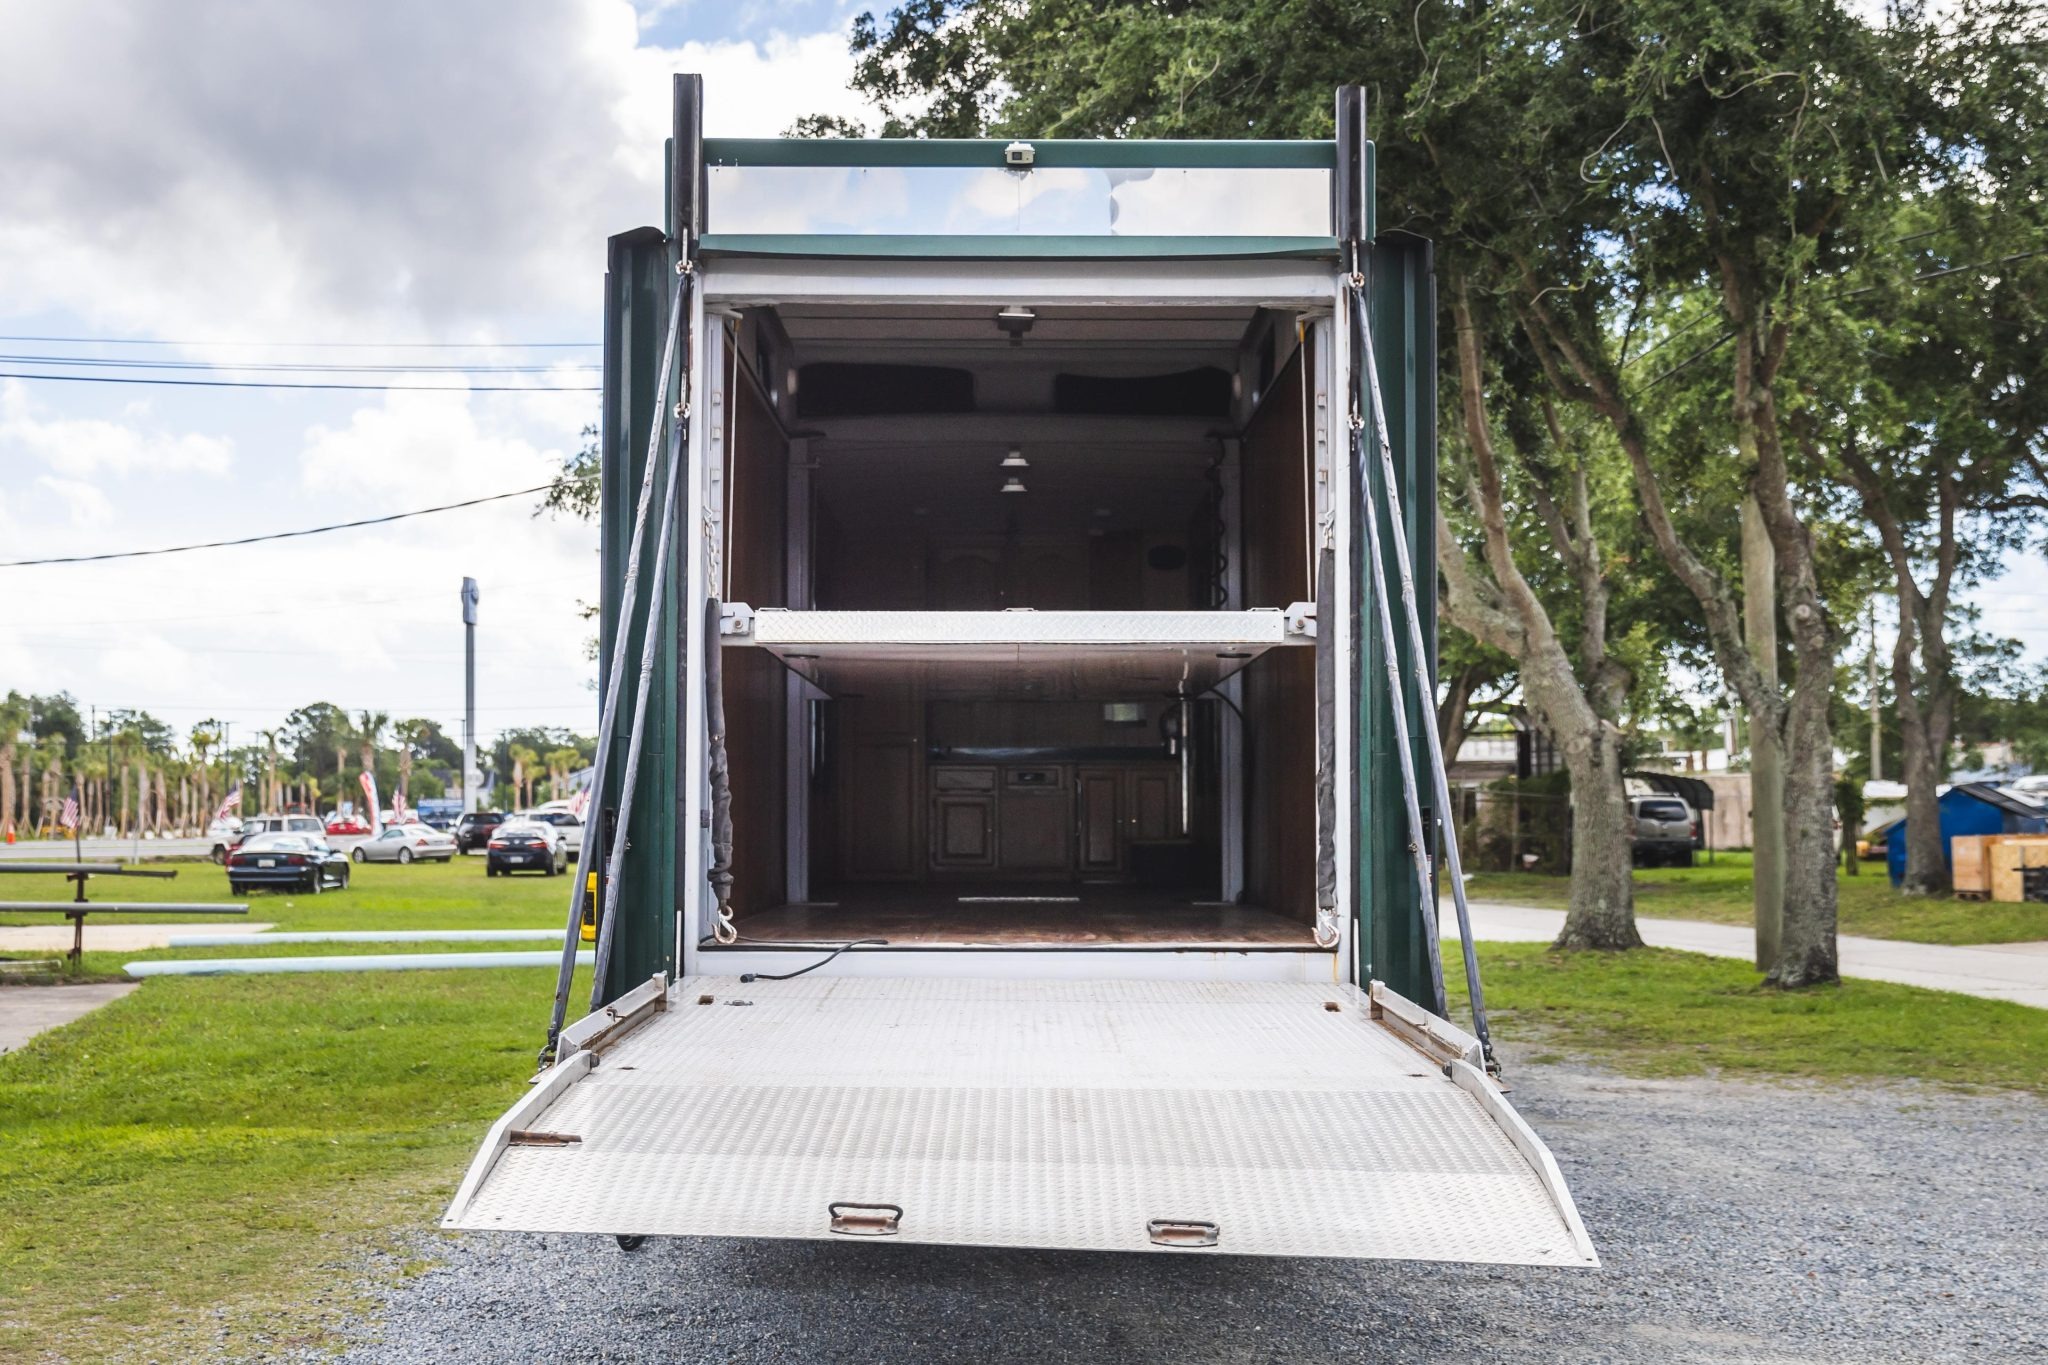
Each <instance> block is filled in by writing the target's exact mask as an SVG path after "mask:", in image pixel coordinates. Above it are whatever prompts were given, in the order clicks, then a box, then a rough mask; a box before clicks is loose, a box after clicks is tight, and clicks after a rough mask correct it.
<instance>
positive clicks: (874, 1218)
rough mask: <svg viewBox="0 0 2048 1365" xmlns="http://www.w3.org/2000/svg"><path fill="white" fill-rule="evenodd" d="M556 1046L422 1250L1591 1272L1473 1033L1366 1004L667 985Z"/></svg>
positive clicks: (1134, 989)
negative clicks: (736, 1252) (876, 1249)
mask: <svg viewBox="0 0 2048 1365" xmlns="http://www.w3.org/2000/svg"><path fill="white" fill-rule="evenodd" d="M565 1040H566V1043H567V1044H569V1045H574V1046H576V1047H577V1048H578V1050H576V1051H573V1052H566V1055H565V1056H564V1058H563V1060H562V1061H561V1062H559V1063H558V1064H557V1065H556V1066H554V1067H553V1068H551V1069H550V1070H549V1071H548V1072H546V1073H544V1074H543V1076H542V1077H541V1078H540V1079H539V1080H538V1081H537V1082H536V1084H535V1086H534V1088H533V1090H532V1091H531V1092H530V1093H529V1094H528V1095H527V1096H526V1097H524V1098H523V1099H522V1100H521V1101H520V1102H519V1103H518V1104H517V1105H515V1106H514V1107H513V1109H512V1110H511V1111H510V1112H509V1113H508V1114H506V1116H505V1117H504V1118H503V1119H501V1120H500V1121H499V1122H498V1124H497V1126H496V1127H495V1128H494V1129H493V1130H492V1132H491V1135H490V1137H489V1138H488V1140H487V1141H486V1143H485V1145H484V1149H483V1151H482V1152H481V1153H479V1155H478V1157H477V1159H476V1161H475V1163H474V1165H473V1166H472V1168H471V1170H470V1172H469V1174H468V1176H467V1177H466V1178H465V1180H464V1181H463V1183H462V1187H461V1189H460V1190H459V1191H458V1193H457V1195H456V1197H455V1201H454V1203H453V1205H452V1206H451V1207H450V1209H449V1211H448V1213H447V1216H446V1217H445V1218H444V1220H443V1226H444V1227H448V1228H467V1229H501V1230H518V1231H528V1232H584V1233H614V1234H621V1235H634V1234H653V1235H703V1236H737V1237H806V1238H832V1237H835V1236H846V1237H875V1238H881V1239H886V1240H894V1241H899V1242H923V1243H951V1244H959V1245H972V1246H1013V1247H1044V1248H1067V1249H1076V1250H1084V1249H1085V1250H1105V1251H1160V1250H1176V1251H1181V1252H1183V1253H1193V1254H1202V1253H1203V1252H1207V1253H1209V1254H1216V1253H1225V1254H1232V1253H1234V1254H1251V1255H1275V1256H1281V1255H1284V1256H1346V1257H1369V1258H1387V1259H1403V1260H1442V1261H1474V1262H1496V1263H1507V1264H1530V1265H1576V1266H1588V1265H1594V1264H1597V1259H1596V1257H1595V1255H1594V1252H1593V1248H1592V1244H1591V1243H1590V1242H1589V1241H1588V1239H1587V1237H1586V1233H1585V1229H1584V1227H1583V1226H1582V1225H1581V1223H1580V1221H1579V1218H1578V1214H1577V1212H1576V1210H1575V1209H1574V1208H1573V1206H1572V1201H1571V1196H1570V1195H1569V1194H1568V1193H1567V1192H1566V1190H1565V1188H1564V1184H1563V1181H1562V1179H1561V1178H1560V1176H1559V1174H1558V1171H1557V1167H1556V1165H1555V1163H1554V1162H1553V1161H1552V1160H1551V1158H1550V1155H1549V1153H1548V1151H1546V1150H1545V1149H1544V1147H1543V1146H1542V1144H1541V1142H1540V1141H1539V1140H1538V1139H1537V1138H1536V1137H1535V1135H1534V1134H1533V1133H1532V1132H1530V1130H1529V1129H1528V1127H1527V1126H1526V1125H1525V1124H1523V1123H1522V1121H1521V1119H1520V1118H1519V1117H1518V1116H1516V1115H1515V1113H1514V1111H1513V1110H1512V1109H1511V1108H1509V1107H1508V1105H1507V1103H1506V1101H1505V1099H1503V1098H1502V1096H1501V1095H1500V1094H1499V1093H1498V1091H1497V1089H1496V1088H1495V1087H1494V1086H1493V1084H1492V1083H1491V1082H1490V1081H1488V1080H1487V1079H1486V1077H1485V1076H1484V1074H1483V1073H1482V1072H1480V1071H1479V1070H1478V1069H1477V1068H1476V1067H1474V1066H1473V1065H1472V1064H1471V1062H1470V1061H1469V1060H1466V1058H1467V1057H1468V1056H1471V1055H1474V1054H1473V1053H1472V1050H1471V1048H1470V1040H1468V1039H1465V1038H1464V1037H1463V1036H1462V1035H1460V1034H1459V1033H1458V1032H1457V1031H1456V1030H1455V1029H1453V1028H1451V1027H1450V1026H1449V1025H1447V1024H1445V1023H1444V1022H1443V1021H1442V1020H1438V1019H1434V1018H1433V1017H1432V1016H1429V1015H1426V1014H1424V1013H1422V1012H1421V1011H1420V1010H1418V1009H1416V1007H1414V1006H1413V1005H1411V1004H1409V1003H1408V1002H1406V1001H1404V1000H1402V999H1401V998H1400V997H1398V996H1394V995H1391V994H1390V993H1387V992H1385V991H1384V990H1381V989H1378V988H1375V990H1374V991H1373V992H1372V993H1371V994H1369V995H1368V994H1366V993H1361V992H1360V991H1358V990H1356V989H1355V988H1353V987H1350V986H1338V985H1328V986H1318V985H1307V984H1299V983H1255V982H1236V983H1193V982H1144V981H1049V980H1025V981H988V980H956V979H917V980H910V979H874V978H853V977H809V978H804V979H801V980H797V981H755V982H751V983H746V984H742V983H741V982H740V981H739V980H738V979H736V978H731V977H693V978H688V979H685V980H683V981H680V982H678V983H676V984H675V985H673V986H670V987H668V988H667V989H666V990H663V989H662V988H661V986H660V984H659V983H658V982H650V983H649V984H648V985H647V986H645V987H642V988H641V989H640V990H639V991H636V992H634V993H632V994H631V995H629V996H628V997H625V998H622V999H621V1000H620V1001H618V1002H617V1003H616V1004H615V1005H614V1006H613V1007H612V1008H611V1010H609V1011H606V1012H604V1013H601V1014H600V1015H595V1016H592V1017H591V1018H589V1019H586V1020H585V1021H583V1022H582V1023H581V1024H580V1025H578V1026H577V1027H576V1029H575V1030H573V1031H572V1032H571V1033H569V1034H565ZM565 1051H566V1047H565Z"/></svg>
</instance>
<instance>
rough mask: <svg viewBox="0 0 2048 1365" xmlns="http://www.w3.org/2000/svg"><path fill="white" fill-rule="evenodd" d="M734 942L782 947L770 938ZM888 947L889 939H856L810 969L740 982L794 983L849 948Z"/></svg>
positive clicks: (744, 978)
mask: <svg viewBox="0 0 2048 1365" xmlns="http://www.w3.org/2000/svg"><path fill="white" fill-rule="evenodd" d="M733 942H735V943H776V944H778V946H781V945H780V942H779V940H776V939H769V938H736V939H734V940H733ZM888 946H889V940H888V939H886V938H857V939H854V940H852V941H851V942H848V943H842V944H840V945H839V946H838V947H837V948H834V949H833V950H832V951H831V952H830V953H827V954H826V955H825V956H824V957H821V958H819V959H818V960H817V961H816V962H813V963H812V964H811V965H810V966H808V967H799V968H797V969H796V970H795V971H793V972H747V973H746V974H744V975H743V976H741V977H740V980H741V981H792V980H795V979H796V978H797V977H799V976H802V975H803V974H804V973H805V972H815V971H816V970H818V968H820V967H822V966H824V965H825V964H826V963H827V962H830V961H831V960H832V959H833V958H835V957H838V956H839V955H840V954H841V953H843V952H845V951H846V950H847V949H848V948H886V947H888Z"/></svg>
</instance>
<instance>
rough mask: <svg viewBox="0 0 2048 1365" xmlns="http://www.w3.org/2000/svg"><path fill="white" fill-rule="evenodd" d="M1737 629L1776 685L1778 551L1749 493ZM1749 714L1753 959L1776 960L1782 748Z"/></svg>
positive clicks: (1765, 966)
mask: <svg viewBox="0 0 2048 1365" xmlns="http://www.w3.org/2000/svg"><path fill="white" fill-rule="evenodd" d="M1742 631H1743V635H1744V637H1745V642H1746V643H1747V644H1748V646H1749V652H1750V655H1751V657H1752V658H1754V659H1755V660H1756V670H1757V673H1758V674H1759V675H1760V676H1761V677H1762V679H1763V683H1764V686H1765V687H1767V688H1773V689H1774V688H1776V687H1777V685H1778V556H1777V551H1776V550H1775V549H1773V548H1772V546H1771V535H1770V531H1769V530H1768V529H1767V528H1766V527H1765V525H1764V516H1763V510H1762V509H1761V508H1759V507H1758V506H1757V501H1756V497H1755V495H1754V494H1751V495H1749V496H1746V497H1744V498H1743V500H1742ZM1759 720H1760V718H1759V717H1756V716H1751V717H1750V725H1749V782H1750V806H1749V816H1750V836H1749V845H1750V849H1751V859H1752V871H1751V874H1750V875H1751V898H1752V903H1753V904H1754V906H1755V909H1756V965H1757V967H1758V969H1759V970H1762V971H1769V970H1770V969H1771V967H1772V966H1773V965H1774V964H1775V963H1776V962H1777V960H1778V943H1779V939H1780V936H1781V935H1782V934H1783V932H1784V924H1785V753H1784V744H1783V737H1782V736H1781V735H1780V734H1779V733H1778V730H1777V728H1776V727H1775V726H1771V725H1764V724H1760V723H1759Z"/></svg>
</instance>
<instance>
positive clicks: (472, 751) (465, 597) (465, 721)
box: [462, 578, 482, 815]
mask: <svg viewBox="0 0 2048 1365" xmlns="http://www.w3.org/2000/svg"><path fill="white" fill-rule="evenodd" d="M481 596H482V594H480V593H479V592H478V591H477V587H476V580H475V579H474V578H465V579H463V580H462V669H463V673H462V810H463V813H464V814H466V815H467V814H474V813H475V811H476V809H477V807H478V806H479V805H480V804H482V803H481V802H479V801H478V800H477V797H478V792H477V789H476V787H477V778H478V773H477V770H476V604H477V600H478V598H479V597H481Z"/></svg>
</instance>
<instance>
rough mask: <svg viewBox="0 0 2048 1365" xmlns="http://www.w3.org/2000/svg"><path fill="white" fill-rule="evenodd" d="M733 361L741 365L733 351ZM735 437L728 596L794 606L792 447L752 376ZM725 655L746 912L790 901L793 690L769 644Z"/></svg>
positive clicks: (737, 880)
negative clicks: (787, 716) (787, 791)
mask: <svg viewBox="0 0 2048 1365" xmlns="http://www.w3.org/2000/svg"><path fill="white" fill-rule="evenodd" d="M726 361H727V364H729V365H736V364H738V363H739V362H738V360H737V358H736V357H735V356H734V354H733V352H732V351H731V350H730V349H728V350H727V352H726ZM727 440H728V445H727V449H728V450H729V451H730V452H731V460H732V463H731V470H730V474H729V477H730V478H731V480H732V498H731V506H732V516H731V519H730V521H729V522H728V523H727V526H726V543H725V553H726V555H727V557H728V560H729V563H730V569H731V572H730V581H731V589H730V591H729V592H728V593H727V594H726V596H727V597H728V598H729V599H730V600H732V601H736V602H747V603H750V604H752V605H754V606H786V605H788V603H789V595H788V591H787V587H786V581H787V578H788V573H787V559H786V553H787V551H786V542H787V538H788V526H789V448H788V444H787V442H786V441H785V440H784V439H783V435H782V431H781V428H780V427H779V426H778V425H777V423H776V420H775V415H774V413H773V411H772V410H771V409H770V408H769V406H768V404H767V403H766V402H765V401H764V400H763V399H762V397H761V394H760V391H759V389H757V388H756V387H755V385H754V384H753V383H752V382H751V381H750V380H749V379H748V377H747V376H746V375H741V376H740V377H739V382H738V383H737V384H735V385H734V401H733V405H732V412H731V414H730V424H729V426H728V429H727ZM721 661H722V663H723V665H724V670H725V731H726V753H727V756H728V766H729V768H730V770H731V774H732V817H733V889H732V897H733V906H734V908H735V910H736V911H738V912H740V913H745V912H748V911H752V910H756V909H762V908H766V907H769V906H775V905H780V904H782V903H783V902H785V901H787V900H788V899H789V896H788V887H787V882H786V877H785V872H786V868H785V865H784V862H783V849H784V846H785V841H786V839H787V838H788V823H789V804H788V802H787V800H786V799H785V797H784V792H783V784H784V782H785V781H786V772H787V769H786V767H785V762H784V755H785V752H786V750H787V747H788V743H789V735H788V731H787V728H786V726H785V724H784V719H783V717H784V713H785V710H786V708H787V705H788V693H787V684H786V683H785V682H784V678H785V676H786V675H785V674H784V672H783V669H782V667H781V666H780V665H779V664H777V663H776V662H775V661H774V660H773V659H771V658H768V657H766V656H765V655H764V654H763V653H762V652H761V651H760V650H754V649H729V650H726V651H725V652H724V654H723V655H722V656H721Z"/></svg>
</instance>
